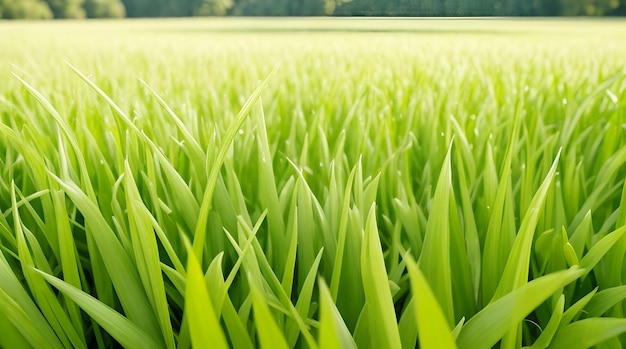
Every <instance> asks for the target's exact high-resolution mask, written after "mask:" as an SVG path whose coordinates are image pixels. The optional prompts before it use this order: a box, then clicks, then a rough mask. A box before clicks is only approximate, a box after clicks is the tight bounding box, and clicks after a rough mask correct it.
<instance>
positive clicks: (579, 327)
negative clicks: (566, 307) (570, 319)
mask: <svg viewBox="0 0 626 349" xmlns="http://www.w3.org/2000/svg"><path fill="white" fill-rule="evenodd" d="M624 332H626V319H617V318H591V319H584V320H580V321H576V322H574V323H571V324H569V325H567V326H565V327H563V328H562V329H560V330H559V331H558V332H557V334H556V336H555V337H554V340H553V341H552V343H551V345H550V348H556V349H560V348H564V349H566V348H590V347H593V346H594V345H597V344H600V343H602V342H604V341H606V340H609V339H611V338H613V337H615V336H617V335H619V334H622V333H624Z"/></svg>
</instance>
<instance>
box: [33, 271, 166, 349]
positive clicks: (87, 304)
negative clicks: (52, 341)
mask: <svg viewBox="0 0 626 349" xmlns="http://www.w3.org/2000/svg"><path fill="white" fill-rule="evenodd" d="M37 271H38V272H39V273H40V274H41V275H42V276H43V277H44V278H45V279H46V280H47V281H48V282H49V283H50V284H51V285H52V286H54V287H55V288H57V289H58V290H59V291H61V292H62V293H63V294H65V295H66V296H67V297H68V298H70V299H71V300H72V301H73V302H74V303H76V304H77V305H78V306H79V307H80V308H81V309H83V311H84V312H85V313H87V314H88V315H89V316H91V317H92V318H93V319H94V320H95V321H96V322H97V323H98V324H99V325H100V326H102V328H104V329H105V330H106V331H107V332H108V333H109V334H111V336H113V338H115V339H116V340H117V341H118V342H120V344H122V345H123V346H125V347H127V348H145V347H146V346H147V347H151V348H163V345H162V344H159V342H157V341H155V340H154V338H153V337H152V336H150V335H148V334H147V333H146V332H144V331H143V330H142V329H141V328H140V327H139V326H137V325H136V324H134V323H133V322H131V321H130V320H128V319H127V318H125V317H124V316H122V315H121V314H120V313H118V312H116V311H115V310H113V309H111V308H109V307H108V306H106V305H105V304H103V303H101V302H99V301H98V300H97V299H95V298H94V297H92V296H90V295H88V294H87V293H85V292H83V291H81V290H79V289H77V288H75V287H74V286H72V285H70V284H68V283H66V282H64V281H63V280H60V279H58V278H56V277H54V276H52V275H49V274H46V273H44V272H42V271H39V270H37Z"/></svg>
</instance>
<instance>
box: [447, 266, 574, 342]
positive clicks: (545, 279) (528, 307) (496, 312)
mask: <svg viewBox="0 0 626 349" xmlns="http://www.w3.org/2000/svg"><path fill="white" fill-rule="evenodd" d="M583 273H584V270H582V269H580V268H578V267H572V268H570V269H568V270H563V271H559V272H556V273H552V274H548V275H546V276H542V277H540V278H537V279H534V280H532V281H530V282H528V283H527V284H524V285H523V286H521V287H520V288H518V289H516V290H514V291H512V292H510V293H508V294H506V295H504V296H503V297H501V298H499V299H498V300H496V301H494V302H492V303H490V304H489V305H487V306H486V307H485V308H483V309H482V310H481V311H479V312H478V313H477V314H476V315H475V316H474V317H472V318H471V319H470V320H469V321H468V322H467V323H466V324H465V326H463V328H462V329H461V333H459V337H458V338H457V342H456V343H457V345H458V346H459V348H468V349H470V348H471V349H482V348H485V349H487V348H491V347H493V346H494V345H495V344H496V343H497V342H498V341H499V340H500V339H501V338H502V337H504V335H505V334H506V333H508V332H509V331H510V330H511V327H512V326H517V325H518V324H519V323H520V322H521V321H522V320H523V319H524V318H525V317H526V316H527V315H528V314H530V313H531V312H532V311H533V310H535V309H536V308H537V307H538V306H539V305H540V304H541V303H543V302H544V301H545V300H546V299H548V298H549V297H550V296H552V295H553V294H554V292H556V291H557V290H559V289H561V288H562V287H563V286H565V285H567V284H569V283H571V282H572V281H574V280H576V279H577V278H579V277H580V276H582V275H583Z"/></svg>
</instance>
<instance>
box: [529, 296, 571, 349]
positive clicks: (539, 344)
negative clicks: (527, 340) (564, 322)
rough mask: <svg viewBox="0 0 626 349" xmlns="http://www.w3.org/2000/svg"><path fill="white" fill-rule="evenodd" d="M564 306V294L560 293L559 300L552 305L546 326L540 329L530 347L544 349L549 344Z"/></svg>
mask: <svg viewBox="0 0 626 349" xmlns="http://www.w3.org/2000/svg"><path fill="white" fill-rule="evenodd" d="M564 306H565V295H561V297H559V300H558V301H557V303H556V306H555V307H554V311H553V312H552V316H551V317H550V321H548V324H547V325H546V327H545V328H544V329H543V331H541V334H540V335H539V338H537V340H536V341H535V343H533V345H532V346H531V347H530V349H545V348H548V347H549V346H550V342H551V341H552V339H553V338H554V334H555V333H556V331H557V330H558V328H559V324H560V323H561V319H562V317H563V307H564Z"/></svg>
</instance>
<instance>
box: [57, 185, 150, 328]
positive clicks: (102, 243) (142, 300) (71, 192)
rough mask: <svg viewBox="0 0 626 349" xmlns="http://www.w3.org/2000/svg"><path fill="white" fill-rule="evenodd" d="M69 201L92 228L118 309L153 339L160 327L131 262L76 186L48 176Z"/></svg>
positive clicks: (99, 214)
mask: <svg viewBox="0 0 626 349" xmlns="http://www.w3.org/2000/svg"><path fill="white" fill-rule="evenodd" d="M50 175H51V176H52V178H54V179H55V180H56V181H57V183H59V185H60V186H61V187H62V188H63V190H64V191H65V193H66V194H67V195H68V196H69V197H70V198H71V199H72V201H73V202H74V204H75V205H76V206H77V207H78V208H79V210H80V211H81V212H82V214H83V215H84V217H85V221H87V222H90V224H92V228H93V229H94V231H92V232H91V236H92V238H93V239H94V241H95V243H96V245H97V248H98V250H99V251H100V254H101V255H102V256H106V258H103V262H104V265H105V266H106V270H107V272H108V274H109V276H110V278H111V281H112V282H113V285H114V287H115V289H116V290H117V295H118V297H119V299H120V302H121V303H122V306H123V308H124V310H125V312H126V314H127V315H128V317H129V319H131V321H133V322H136V323H137V324H138V325H139V326H141V328H142V329H143V330H144V331H147V333H149V334H151V335H155V336H156V337H160V336H158V335H156V333H159V332H160V327H159V325H158V322H157V320H156V317H155V315H154V313H153V312H152V307H151V306H150V302H149V300H148V297H147V296H146V293H145V292H144V290H143V287H142V285H141V280H140V277H139V275H138V273H137V269H136V267H135V266H134V264H133V262H132V261H131V259H130V258H129V256H128V255H127V254H126V251H124V248H123V247H122V245H121V243H120V241H119V240H118V239H117V237H116V236H115V233H114V232H113V231H112V230H111V228H110V227H109V225H108V223H107V222H106V220H105V219H104V217H102V214H101V212H100V210H99V209H98V207H97V206H96V204H95V203H94V202H92V201H91V200H90V199H89V198H88V197H87V196H86V195H85V193H83V192H82V191H81V190H80V188H78V187H77V186H76V184H74V183H72V182H64V181H62V180H61V179H59V178H57V177H56V176H54V175H53V174H50Z"/></svg>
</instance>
